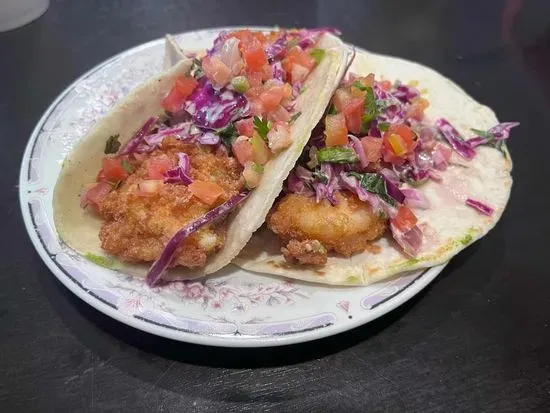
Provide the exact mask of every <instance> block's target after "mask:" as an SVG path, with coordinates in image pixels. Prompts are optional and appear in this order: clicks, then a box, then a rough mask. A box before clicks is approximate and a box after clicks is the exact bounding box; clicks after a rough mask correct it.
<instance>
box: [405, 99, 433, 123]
mask: <svg viewBox="0 0 550 413" xmlns="http://www.w3.org/2000/svg"><path fill="white" fill-rule="evenodd" d="M429 105H430V104H429V103H428V101H427V100H426V99H424V98H416V99H414V100H413V102H412V105H411V106H409V107H408V108H407V113H406V115H405V116H406V117H407V118H413V119H416V120H422V118H423V117H424V110H425V109H426V108H427V107H428V106H429Z"/></svg>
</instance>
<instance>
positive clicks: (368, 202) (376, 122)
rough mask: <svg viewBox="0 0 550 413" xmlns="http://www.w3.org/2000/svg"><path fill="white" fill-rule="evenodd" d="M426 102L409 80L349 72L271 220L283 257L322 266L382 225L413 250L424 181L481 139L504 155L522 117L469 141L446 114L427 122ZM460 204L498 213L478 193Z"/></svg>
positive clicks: (470, 154) (418, 239) (418, 242)
mask: <svg viewBox="0 0 550 413" xmlns="http://www.w3.org/2000/svg"><path fill="white" fill-rule="evenodd" d="M428 106H429V102H428V101H427V100H426V99H424V98H423V97H422V96H421V93H420V92H419V91H418V90H417V89H416V88H415V87H414V86H412V85H405V84H402V83H400V82H399V81H396V82H394V83H392V82H390V81H388V80H383V81H376V80H375V77H374V75H373V74H369V75H368V76H366V77H358V76H356V75H354V74H349V76H348V78H347V79H346V80H345V81H344V82H343V83H342V84H341V85H340V87H339V88H338V89H337V90H336V92H335V94H334V96H333V98H332V102H331V104H330V106H329V108H328V110H327V113H326V114H325V117H324V120H323V121H322V122H321V123H320V124H319V125H318V127H317V128H316V129H315V130H314V131H313V133H312V136H311V138H310V141H309V143H308V144H307V146H306V147H305V150H304V153H303V154H302V157H301V160H300V161H299V163H298V165H297V166H296V168H295V169H294V170H293V172H292V173H291V174H290V176H289V178H288V180H287V182H286V185H285V191H284V194H283V195H282V197H281V198H280V199H279V200H278V202H277V203H276V204H275V205H274V207H273V208H272V210H271V212H270V214H269V216H268V219H267V226H268V228H269V229H270V230H271V231H273V232H274V233H275V234H276V235H277V236H278V238H279V240H280V241H281V243H282V248H281V252H282V254H283V256H284V258H285V260H286V261H287V262H290V263H298V264H312V265H323V264H326V262H327V258H328V253H329V252H334V253H336V254H339V255H343V256H345V257H350V256H351V255H353V254H357V253H361V252H364V251H365V250H368V248H369V245H370V244H371V242H373V241H375V240H377V239H378V238H380V237H381V236H382V235H383V234H384V233H385V232H386V231H389V232H390V233H391V235H392V237H393V239H394V241H395V242H396V243H397V245H399V247H400V249H401V251H402V252H403V253H404V254H405V255H407V256H409V257H415V256H417V255H418V253H419V251H420V250H421V248H422V244H423V238H424V235H423V231H422V229H421V226H420V225H419V221H418V218H417V216H416V214H415V212H414V211H415V209H416V210H418V209H429V208H430V204H429V201H428V199H427V198H426V196H425V195H424V194H423V193H422V192H421V191H419V190H418V188H419V187H421V186H422V185H424V184H426V183H427V182H428V181H435V182H439V181H441V179H442V177H441V174H442V173H443V172H444V171H445V170H446V169H447V168H448V166H449V165H450V164H458V165H460V164H461V162H464V161H469V160H471V159H473V158H474V157H475V155H476V149H475V148H476V147H478V146H480V145H488V146H492V147H494V148H496V149H498V150H500V151H502V153H503V155H502V156H507V152H506V151H505V149H504V148H505V147H504V142H505V140H506V139H508V137H509V133H510V129H512V128H513V127H515V126H517V125H518V123H500V124H498V125H496V126H494V127H492V128H491V129H489V130H487V131H481V130H477V129H473V130H472V132H473V133H474V134H475V135H476V136H475V137H473V138H471V139H469V140H465V139H464V138H463V137H462V136H461V135H460V134H459V133H458V131H457V130H456V129H455V128H454V127H453V126H452V125H451V124H450V123H449V122H448V121H447V120H445V119H443V118H440V119H437V120H436V121H435V123H432V122H429V121H428V120H427V119H426V118H425V116H424V111H425V109H426V108H427V107H428ZM464 202H465V205H467V206H469V207H471V208H474V209H475V210H476V211H477V212H478V213H480V214H484V215H491V214H492V213H493V208H492V207H491V206H490V205H487V204H485V203H482V202H480V201H478V200H476V199H472V198H466V199H465V201H464Z"/></svg>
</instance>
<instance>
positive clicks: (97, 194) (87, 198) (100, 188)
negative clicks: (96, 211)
mask: <svg viewBox="0 0 550 413" xmlns="http://www.w3.org/2000/svg"><path fill="white" fill-rule="evenodd" d="M112 189H113V187H112V186H111V185H110V184H109V183H108V182H98V183H97V184H95V185H94V186H92V187H90V188H89V189H88V190H87V191H86V192H84V194H82V196H81V197H80V206H81V207H82V208H86V207H87V206H88V205H92V206H94V207H95V208H97V207H98V205H99V203H100V202H101V201H103V200H104V199H105V197H106V196H107V195H108V194H109V192H111V190H112Z"/></svg>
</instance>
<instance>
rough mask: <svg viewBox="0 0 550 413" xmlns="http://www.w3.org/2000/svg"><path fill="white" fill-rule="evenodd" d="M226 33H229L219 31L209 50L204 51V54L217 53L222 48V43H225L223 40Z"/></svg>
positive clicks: (225, 38)
mask: <svg viewBox="0 0 550 413" xmlns="http://www.w3.org/2000/svg"><path fill="white" fill-rule="evenodd" d="M228 34H229V33H228V32H226V31H222V32H220V34H219V35H218V37H216V39H215V40H214V44H213V45H212V48H211V49H210V50H208V51H207V52H206V54H207V55H208V56H212V55H214V54H216V53H218V52H219V51H220V50H221V49H222V47H223V44H224V43H225V41H226V40H227V36H228Z"/></svg>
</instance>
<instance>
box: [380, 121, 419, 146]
mask: <svg viewBox="0 0 550 413" xmlns="http://www.w3.org/2000/svg"><path fill="white" fill-rule="evenodd" d="M392 134H396V135H399V136H401V137H402V138H403V140H404V141H405V145H406V146H407V150H406V152H412V150H413V149H414V148H415V147H416V142H415V140H414V137H415V134H414V132H413V131H412V129H411V128H409V127H408V126H407V125H404V124H394V125H391V126H390V128H389V129H388V131H387V132H386V133H385V135H387V136H389V135H392Z"/></svg>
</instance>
